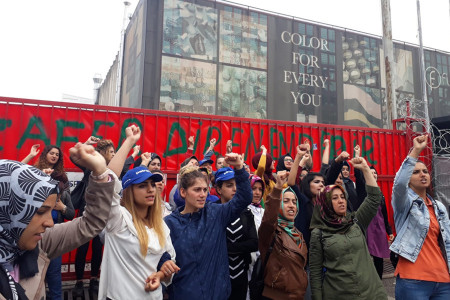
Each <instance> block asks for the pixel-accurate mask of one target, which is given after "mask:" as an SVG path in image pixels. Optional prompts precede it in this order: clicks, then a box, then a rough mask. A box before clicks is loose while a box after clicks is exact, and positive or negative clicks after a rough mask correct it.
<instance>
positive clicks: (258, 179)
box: [249, 175, 266, 207]
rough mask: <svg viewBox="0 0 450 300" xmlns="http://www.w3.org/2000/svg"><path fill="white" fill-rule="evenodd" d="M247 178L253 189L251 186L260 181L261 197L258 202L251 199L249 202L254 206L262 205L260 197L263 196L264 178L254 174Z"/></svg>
mask: <svg viewBox="0 0 450 300" xmlns="http://www.w3.org/2000/svg"><path fill="white" fill-rule="evenodd" d="M249 179H250V186H251V187H252V189H253V186H254V185H255V183H256V182H260V183H261V185H262V195H261V199H260V200H259V202H258V203H254V202H253V201H252V203H250V204H251V205H253V206H256V207H262V206H261V201H262V198H263V196H264V189H265V188H266V185H265V184H264V180H262V179H261V177H259V176H256V175H250V178H249Z"/></svg>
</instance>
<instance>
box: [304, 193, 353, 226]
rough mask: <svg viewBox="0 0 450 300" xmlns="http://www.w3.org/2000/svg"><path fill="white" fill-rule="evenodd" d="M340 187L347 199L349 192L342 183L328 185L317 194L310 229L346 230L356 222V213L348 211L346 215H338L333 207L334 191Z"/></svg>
mask: <svg viewBox="0 0 450 300" xmlns="http://www.w3.org/2000/svg"><path fill="white" fill-rule="evenodd" d="M336 188H338V189H340V190H341V191H342V192H343V193H344V195H345V197H346V198H345V199H346V200H347V204H348V199H347V193H346V192H345V190H344V188H343V187H341V186H340V185H336V184H333V185H327V186H326V187H324V188H323V190H322V191H320V193H319V195H317V198H316V203H314V211H313V215H312V219H311V226H310V229H314V228H319V229H322V230H326V231H329V232H340V231H346V230H347V229H348V228H349V227H350V226H352V225H353V223H354V213H352V214H350V213H347V214H346V215H345V216H338V215H337V214H336V212H335V211H334V209H333V203H332V198H331V196H332V191H333V190H334V189H336Z"/></svg>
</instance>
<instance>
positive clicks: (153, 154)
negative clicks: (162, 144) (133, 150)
mask: <svg viewBox="0 0 450 300" xmlns="http://www.w3.org/2000/svg"><path fill="white" fill-rule="evenodd" d="M156 158H157V159H159V161H160V162H162V159H161V157H160V156H159V155H158V154H156V153H154V152H152V153H151V154H150V160H149V162H148V164H147V165H146V167H147V168H148V166H149V165H150V163H151V162H152V161H153V160H154V159H156ZM141 164H142V158H141V157H140V156H139V157H138V158H137V159H136V161H135V162H134V164H133V168H136V167H139V166H140V165H141Z"/></svg>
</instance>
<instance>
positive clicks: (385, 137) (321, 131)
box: [0, 97, 411, 279]
mask: <svg viewBox="0 0 450 300" xmlns="http://www.w3.org/2000/svg"><path fill="white" fill-rule="evenodd" d="M130 124H136V125H138V126H139V127H140V128H141V130H142V135H141V139H140V141H139V142H138V144H139V145H140V146H141V151H143V152H155V153H157V154H158V155H159V156H160V157H161V158H162V162H161V169H162V170H163V171H164V172H165V173H167V174H168V188H167V191H170V189H171V187H172V186H173V185H174V184H175V181H176V174H177V172H178V169H179V165H180V163H181V162H182V161H183V160H184V159H185V154H186V152H187V147H188V144H187V143H188V142H187V141H188V137H189V136H192V135H193V136H195V145H194V154H195V155H196V156H197V157H203V153H204V152H205V150H206V149H207V148H208V146H209V140H210V139H212V138H216V139H217V144H216V147H215V149H214V151H215V152H216V154H219V153H220V154H223V153H225V148H226V142H227V140H232V141H233V152H237V153H244V155H245V160H246V162H247V163H249V162H250V161H251V157H252V156H253V155H254V154H255V153H256V152H258V151H259V147H260V145H265V146H266V147H267V149H268V152H269V153H270V154H271V155H272V156H273V157H274V158H275V159H277V158H278V157H280V156H281V155H284V154H286V153H291V154H293V155H294V153H295V147H296V146H297V145H298V144H300V143H302V142H304V141H305V140H309V141H310V142H311V149H312V157H313V162H314V170H319V169H320V164H321V157H322V151H323V146H322V145H323V141H324V140H325V139H329V140H330V142H331V151H330V152H331V153H330V157H331V158H332V157H334V156H336V154H337V153H340V152H341V151H344V150H345V151H347V152H349V153H350V155H351V156H353V148H354V146H355V145H357V144H359V145H360V146H361V155H362V156H363V157H365V158H366V160H367V161H368V163H369V164H370V165H373V166H375V167H376V169H377V170H378V173H379V176H378V178H379V185H380V187H381V189H382V191H383V194H384V195H385V197H386V200H387V204H388V214H389V220H390V223H391V225H393V219H392V207H391V205H390V199H391V189H392V184H393V180H394V176H395V173H396V171H397V170H398V168H399V167H400V164H401V163H402V161H403V159H404V158H405V156H406V155H407V153H408V150H409V148H410V146H411V140H410V138H411V136H410V135H409V134H407V133H406V132H404V131H398V130H385V129H378V128H364V127H349V126H335V125H323V124H307V123H298V122H288V121H286V122H284V121H272V120H261V119H247V118H235V117H224V116H214V115H200V114H191V113H179V112H167V111H157V110H145V109H133V108H122V107H108V106H98V105H81V104H74V103H61V102H51V101H38V100H28V99H17V98H6V97H0V141H1V145H0V157H1V158H6V159H13V160H18V161H20V160H22V159H23V158H25V157H26V156H27V154H28V153H29V151H30V148H31V146H32V145H34V144H37V143H39V144H41V145H42V146H44V145H48V144H54V145H56V146H58V147H61V149H62V151H63V153H64V166H65V169H66V171H67V172H80V170H79V169H78V168H77V167H76V166H74V165H73V164H72V163H71V161H70V160H69V157H68V152H69V151H68V150H69V148H70V147H72V146H73V145H74V144H75V143H76V142H78V141H81V142H84V141H86V140H87V139H88V138H89V136H91V135H94V136H97V137H99V138H107V139H111V140H112V141H113V142H114V144H115V145H116V147H117V148H118V147H120V145H121V143H122V141H123V140H124V138H125V128H126V127H127V126H129V125H130ZM213 159H215V157H214V156H213ZM34 162H35V161H31V162H30V163H34ZM249 165H251V164H249ZM70 174H71V173H70ZM72 179H73V178H72ZM72 184H76V180H73V181H72ZM74 257H75V255H74V253H69V254H68V255H66V256H65V257H64V261H65V262H66V264H68V268H67V273H65V274H64V275H63V276H64V278H65V279H69V278H73V265H72V267H71V264H72V263H73V261H74Z"/></svg>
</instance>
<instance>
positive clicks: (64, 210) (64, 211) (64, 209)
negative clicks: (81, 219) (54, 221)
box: [61, 205, 67, 215]
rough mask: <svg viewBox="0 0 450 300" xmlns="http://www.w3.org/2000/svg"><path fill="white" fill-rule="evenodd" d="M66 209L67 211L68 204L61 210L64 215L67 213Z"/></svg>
mask: <svg viewBox="0 0 450 300" xmlns="http://www.w3.org/2000/svg"><path fill="white" fill-rule="evenodd" d="M66 211H67V205H64V208H63V209H62V210H61V213H62V214H63V215H65V214H66Z"/></svg>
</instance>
